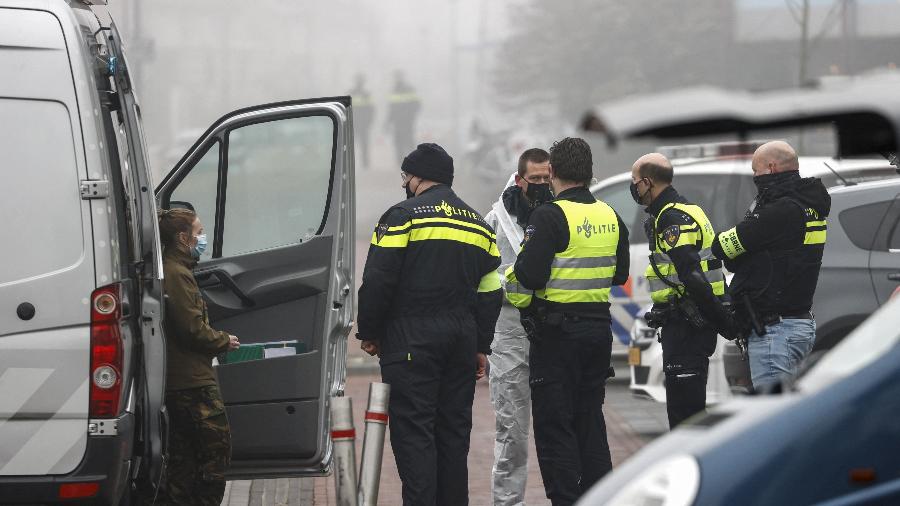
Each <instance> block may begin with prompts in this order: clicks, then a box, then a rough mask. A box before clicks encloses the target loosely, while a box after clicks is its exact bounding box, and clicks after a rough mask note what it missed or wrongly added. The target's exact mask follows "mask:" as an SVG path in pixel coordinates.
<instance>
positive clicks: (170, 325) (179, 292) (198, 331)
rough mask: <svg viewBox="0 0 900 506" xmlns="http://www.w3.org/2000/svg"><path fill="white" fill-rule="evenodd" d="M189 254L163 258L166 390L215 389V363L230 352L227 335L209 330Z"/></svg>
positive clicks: (170, 253)
mask: <svg viewBox="0 0 900 506" xmlns="http://www.w3.org/2000/svg"><path fill="white" fill-rule="evenodd" d="M196 264H197V262H196V260H194V259H193V258H192V257H191V256H190V255H188V254H187V253H185V252H183V251H181V250H179V249H177V248H167V249H166V251H165V252H164V254H163V273H164V275H165V279H164V281H163V285H164V287H165V293H166V313H165V323H164V325H165V329H166V390H167V391H175V390H185V389H188V388H198V387H203V386H207V385H216V384H217V382H216V374H215V372H214V371H213V367H212V359H213V357H215V356H216V355H218V354H219V353H222V352H224V351H226V350H227V349H228V333H227V332H221V331H218V330H215V329H213V328H212V327H210V326H209V317H208V316H207V314H206V302H204V301H203V297H202V296H201V295H200V287H198V286H197V280H196V279H194V273H193V272H192V271H191V269H192V268H193V267H194V266H195V265H196Z"/></svg>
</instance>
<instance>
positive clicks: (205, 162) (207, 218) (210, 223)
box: [169, 142, 219, 260]
mask: <svg viewBox="0 0 900 506" xmlns="http://www.w3.org/2000/svg"><path fill="white" fill-rule="evenodd" d="M218 180H219V143H218V142H216V143H213V144H212V146H211V147H209V148H208V149H207V150H206V153H205V154H204V155H203V156H202V157H201V158H200V160H199V161H198V162H197V163H196V165H194V166H193V167H192V168H191V171H190V172H188V174H187V176H185V177H184V179H182V180H181V182H180V183H179V184H178V186H177V187H176V188H175V191H174V192H172V196H171V197H170V200H169V207H179V203H189V204H190V205H191V206H192V207H193V208H194V211H196V212H197V216H198V217H199V218H200V222H201V223H203V231H204V232H205V233H206V235H207V236H208V237H209V243H210V244H212V238H213V237H215V223H216V187H217V182H218ZM212 250H213V249H212V247H211V246H210V247H208V248H206V251H204V252H203V255H202V256H201V257H200V260H209V259H210V258H212Z"/></svg>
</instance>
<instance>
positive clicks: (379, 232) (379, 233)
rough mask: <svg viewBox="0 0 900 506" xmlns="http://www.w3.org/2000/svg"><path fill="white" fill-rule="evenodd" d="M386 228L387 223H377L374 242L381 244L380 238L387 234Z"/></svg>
mask: <svg viewBox="0 0 900 506" xmlns="http://www.w3.org/2000/svg"><path fill="white" fill-rule="evenodd" d="M387 230H388V226H387V223H379V224H378V226H377V227H375V242H376V243H378V242H381V238H382V237H384V234H386V233H387Z"/></svg>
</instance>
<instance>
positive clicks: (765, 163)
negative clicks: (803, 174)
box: [752, 141, 800, 176]
mask: <svg viewBox="0 0 900 506" xmlns="http://www.w3.org/2000/svg"><path fill="white" fill-rule="evenodd" d="M752 167H753V175H755V176H762V175H764V174H778V173H780V172H789V171H792V170H799V169H800V162H799V161H798V160H797V152H796V151H794V148H792V147H791V145H790V144H788V143H786V142H784V141H772V142H767V143H765V144H763V145H762V146H760V147H759V148H757V149H756V152H755V153H753V162H752Z"/></svg>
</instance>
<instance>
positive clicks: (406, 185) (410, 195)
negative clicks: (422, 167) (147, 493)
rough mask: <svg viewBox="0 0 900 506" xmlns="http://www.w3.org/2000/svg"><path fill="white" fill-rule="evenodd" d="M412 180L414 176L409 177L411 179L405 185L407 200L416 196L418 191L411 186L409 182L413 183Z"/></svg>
mask: <svg viewBox="0 0 900 506" xmlns="http://www.w3.org/2000/svg"><path fill="white" fill-rule="evenodd" d="M412 180H413V178H409V180H407V181H406V184H404V185H403V189H404V190H406V200H409V199H411V198H413V197H415V196H416V192H414V191H412V190H411V189H410V188H409V184H410V183H412Z"/></svg>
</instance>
